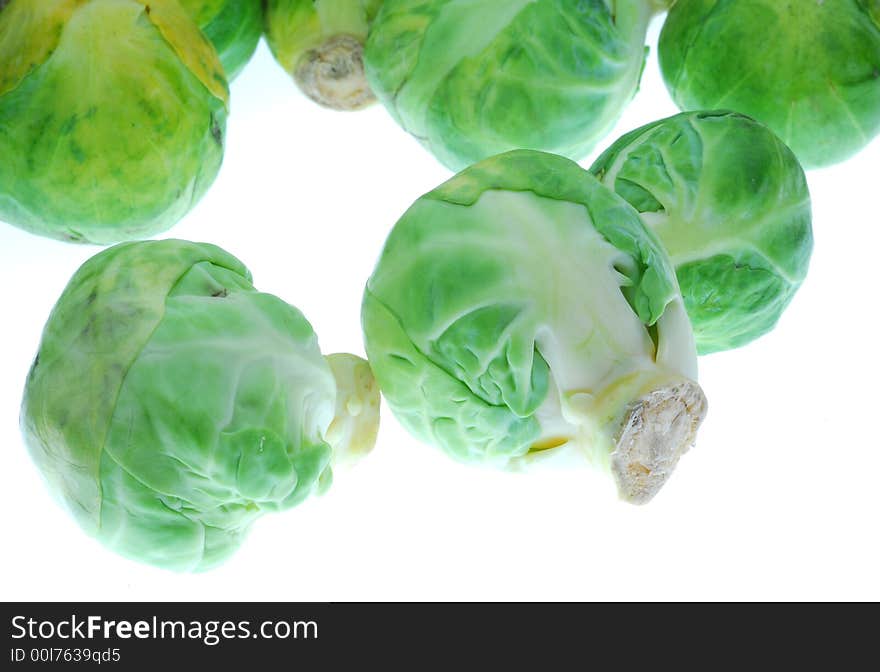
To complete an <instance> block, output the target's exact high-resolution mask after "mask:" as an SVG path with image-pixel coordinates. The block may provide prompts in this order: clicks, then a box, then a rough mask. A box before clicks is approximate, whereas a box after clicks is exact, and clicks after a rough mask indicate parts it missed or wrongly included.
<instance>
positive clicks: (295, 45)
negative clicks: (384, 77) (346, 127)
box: [266, 0, 383, 110]
mask: <svg viewBox="0 0 880 672" xmlns="http://www.w3.org/2000/svg"><path fill="white" fill-rule="evenodd" d="M382 2H383V0H267V1H266V40H267V41H268V42H269V47H270V48H271V50H272V53H273V54H274V55H275V59H276V60H277V61H278V63H280V64H281V66H282V67H283V68H284V69H285V70H286V71H287V72H288V73H290V75H291V76H292V77H293V79H294V80H295V81H296V83H297V85H298V86H299V88H300V89H301V90H302V91H303V93H305V94H306V95H307V96H308V97H309V98H311V99H312V100H313V101H315V102H316V103H318V104H320V105H323V106H324V107H329V108H331V109H334V110H359V109H362V108H364V107H367V106H368V105H370V104H372V103H373V102H375V100H376V98H375V96H374V95H373V92H372V91H371V90H370V87H369V85H368V84H367V79H366V76H365V75H364V60H363V56H364V42H365V41H366V39H367V32H368V30H369V27H370V24H371V23H372V21H373V19H374V18H375V16H376V13H377V12H378V11H379V8H380V7H381V6H382Z"/></svg>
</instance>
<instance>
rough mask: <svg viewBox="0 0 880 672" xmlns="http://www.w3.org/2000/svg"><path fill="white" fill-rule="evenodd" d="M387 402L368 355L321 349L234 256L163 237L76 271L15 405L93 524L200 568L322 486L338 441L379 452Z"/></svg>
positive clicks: (50, 473) (158, 559) (93, 530)
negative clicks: (261, 521)
mask: <svg viewBox="0 0 880 672" xmlns="http://www.w3.org/2000/svg"><path fill="white" fill-rule="evenodd" d="M337 372H339V373H340V374H341V375H339V376H338V377H336V378H334V373H337ZM378 404H379V396H378V388H377V387H376V386H375V384H374V383H373V380H372V377H371V376H370V372H369V368H368V367H367V365H366V363H365V362H363V361H362V360H357V358H354V357H353V356H352V355H344V356H334V357H333V359H331V360H330V363H329V364H328V362H327V361H326V360H325V359H324V358H323V357H322V356H321V352H320V351H319V349H318V342H317V339H316V337H315V334H314V332H313V331H312V328H311V326H310V325H309V323H308V322H307V321H306V319H305V318H304V317H303V316H302V314H301V313H300V312H299V311H298V310H296V308H293V307H292V306H289V305H287V304H286V303H284V302H283V301H281V300H280V299H278V298H277V297H275V296H272V295H269V294H262V293H260V292H257V291H256V290H255V289H254V287H253V285H252V284H251V276H250V273H249V272H248V270H247V269H246V268H245V267H244V266H243V265H242V264H241V262H240V261H238V259H236V258H235V257H233V256H231V255H229V254H227V253H226V252H224V251H223V250H221V249H219V248H217V247H214V246H213V245H205V244H196V243H189V242H185V241H179V240H164V241H158V242H156V241H152V242H136V243H123V244H121V245H117V246H115V247H112V248H110V249H108V250H105V251H103V252H101V253H100V254H98V255H97V256H95V257H93V258H92V259H90V260H89V261H87V262H86V263H85V264H84V265H83V266H82V268H80V269H79V271H77V273H76V274H75V275H74V277H73V278H72V279H71V281H70V283H69V284H68V286H67V288H66V289H65V290H64V293H63V294H62V295H61V298H60V299H59V301H58V303H57V305H56V306H55V308H54V310H53V311H52V314H51V316H50V317H49V321H48V323H47V325H46V328H45V331H44V332H43V339H42V343H41V344H40V349H39V352H38V354H37V357H36V359H35V360H34V363H33V366H32V368H31V371H30V374H29V376H28V380H27V385H26V387H25V394H24V401H23V403H22V413H21V420H22V428H23V431H24V435H25V440H26V443H27V445H28V448H29V450H30V452H31V455H32V456H33V459H34V460H35V462H36V464H37V465H38V467H39V468H40V470H41V471H42V473H43V475H44V476H45V478H46V480H47V482H48V484H49V486H50V489H51V490H52V491H53V492H54V493H55V494H56V495H57V496H58V497H59V498H60V500H61V501H62V503H63V504H64V505H65V506H66V507H67V508H68V509H69V510H70V511H71V513H72V514H73V515H74V517H75V518H76V519H77V521H78V522H79V524H80V525H81V526H82V527H83V528H84V529H85V530H86V531H87V532H89V533H90V534H92V535H94V536H96V537H97V538H98V539H99V540H100V541H102V542H103V543H104V544H106V545H107V546H109V547H110V548H111V549H113V550H115V551H116V552H118V553H121V554H122V555H125V556H128V557H130V558H133V559H136V560H139V561H142V562H147V563H151V564H155V565H158V566H161V567H166V568H170V569H175V570H203V569H208V568H210V567H212V566H214V565H217V564H218V563H220V562H222V561H223V560H225V559H226V558H227V557H228V556H229V555H230V554H231V553H233V552H234V551H235V550H236V548H237V547H238V546H239V544H240V543H241V542H242V540H243V538H244V536H245V533H246V532H247V531H248V528H249V527H250V525H251V523H253V521H254V520H255V519H257V518H258V517H260V516H261V515H262V514H263V513H265V512H267V511H280V510H283V509H287V508H289V507H292V506H294V505H296V504H298V503H299V502H301V501H302V500H304V499H305V498H306V497H308V496H309V494H310V493H312V492H315V491H319V490H321V489H322V488H323V487H326V486H327V485H328V484H329V482H330V477H331V470H330V465H331V461H332V459H333V457H334V453H337V454H338V455H337V456H338V457H341V458H342V459H343V460H346V459H350V458H351V457H353V456H354V455H353V454H354V453H357V454H363V453H364V452H366V451H367V450H369V449H370V448H371V447H372V443H373V441H374V439H375V436H376V424H377V423H378ZM334 414H335V416H336V417H335V418H334ZM331 430H332V431H331ZM331 434H332V435H333V436H331Z"/></svg>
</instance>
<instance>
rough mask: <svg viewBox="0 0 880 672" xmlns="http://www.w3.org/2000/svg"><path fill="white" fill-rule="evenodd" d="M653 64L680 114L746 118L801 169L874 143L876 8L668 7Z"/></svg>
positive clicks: (749, 3)
mask: <svg viewBox="0 0 880 672" xmlns="http://www.w3.org/2000/svg"><path fill="white" fill-rule="evenodd" d="M659 55H660V66H661V69H662V71H663V76H664V79H665V80H666V85H667V86H668V87H669V91H670V93H671V94H672V97H673V98H674V99H675V102H676V103H677V104H678V106H679V108H681V109H682V110H709V109H732V110H736V111H738V112H742V113H744V114H748V115H749V116H751V117H754V118H756V119H758V120H759V121H761V122H763V123H765V124H767V125H768V126H769V127H770V128H771V129H773V130H774V131H775V132H776V133H777V134H778V135H779V136H780V137H781V138H782V139H783V140H784V141H785V142H786V144H788V146H789V147H791V149H792V150H794V153H795V154H797V156H798V158H799V159H800V161H801V162H802V163H803V164H804V166H806V167H807V168H817V167H821V166H827V165H830V164H833V163H837V162H839V161H843V160H844V159H847V158H849V157H850V156H852V155H853V154H855V153H856V152H858V151H859V150H860V149H861V148H862V147H864V146H865V145H867V144H868V142H870V140H871V139H872V138H873V137H874V136H876V135H877V134H878V133H880V0H821V1H816V0H812V1H810V2H781V1H780V0H736V1H735V2H734V1H733V0H677V2H676V3H675V4H674V5H673V7H672V9H671V11H670V12H669V16H668V18H667V19H666V22H665V24H664V26H663V31H662V32H661V34H660V46H659Z"/></svg>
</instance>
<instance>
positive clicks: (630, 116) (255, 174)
mask: <svg viewBox="0 0 880 672" xmlns="http://www.w3.org/2000/svg"><path fill="white" fill-rule="evenodd" d="M659 25H660V24H659V21H656V22H655V23H654V24H653V26H652V31H651V34H650V44H651V46H652V55H651V58H650V60H649V63H648V67H647V69H646V71H645V75H644V79H643V82H642V90H641V92H640V93H639V94H638V96H637V98H636V100H635V102H634V103H633V104H632V105H631V106H630V107H629V108H628V110H627V112H626V114H625V116H624V118H623V119H622V120H621V122H620V124H619V126H618V128H617V130H616V131H615V132H614V133H613V134H612V135H611V136H610V137H609V138H608V140H607V142H606V143H603V147H604V146H605V145H607V144H610V142H611V141H612V140H613V138H615V137H617V136H618V135H619V134H620V133H622V132H624V131H626V130H630V129H632V128H635V127H636V126H639V125H641V124H643V123H645V122H648V121H652V120H654V119H656V118H659V117H664V116H668V115H671V114H674V113H675V112H676V111H677V110H676V109H675V108H674V106H673V104H672V102H671V101H670V99H669V97H668V94H667V92H666V90H665V88H664V86H663V84H662V80H661V77H660V73H659V70H658V67H657V62H656V52H655V51H654V49H653V46H654V45H655V44H656V38H657V34H658V32H659ZM232 96H233V97H232V106H233V109H232V116H231V119H230V122H229V128H228V150H227V154H226V161H225V164H224V167H223V170H222V172H221V174H220V176H219V178H218V180H217V182H216V184H215V185H214V188H213V189H212V190H211V191H210V192H209V194H208V195H207V197H206V198H205V199H204V200H203V201H202V202H201V204H200V205H199V206H198V207H197V208H196V210H194V211H193V212H192V213H191V215H190V216H189V217H187V219H186V220H184V221H183V222H181V223H180V224H179V225H178V226H177V227H176V228H175V229H173V231H171V232H170V233H168V234H166V236H174V237H180V238H188V239H191V240H198V241H209V242H213V243H217V244H219V245H221V246H222V247H224V248H226V249H227V250H229V251H230V252H232V253H233V254H235V255H236V256H238V257H239V258H240V259H242V260H243V261H244V262H245V263H246V264H247V265H248V266H249V267H250V268H251V270H252V271H253V274H254V278H255V282H256V285H257V287H258V288H259V289H261V290H263V291H267V292H272V293H275V294H278V295H280V296H281V297H283V298H285V299H286V300H287V301H289V302H290V303H293V304H295V305H296V306H298V307H299V308H300V309H301V310H302V311H303V312H304V313H305V315H306V316H307V317H308V318H309V320H310V321H311V322H312V325H313V326H314V328H315V330H316V332H317V333H318V335H319V338H320V340H321V345H322V348H323V350H324V352H325V353H329V352H334V351H340V350H343V351H352V352H356V353H359V354H362V350H363V346H362V343H361V334H360V324H359V308H360V300H361V292H362V290H363V285H364V282H365V281H366V279H367V277H368V276H369V274H370V272H371V270H372V267H373V264H374V263H375V261H376V258H377V256H378V254H379V251H380V249H381V246H382V243H383V242H384V239H385V236H386V235H387V233H388V231H389V230H390V228H391V227H392V225H393V224H394V222H395V221H396V219H397V218H398V217H399V216H400V215H401V214H402V213H403V212H404V210H405V209H406V208H407V207H408V206H409V205H410V204H411V202H412V201H414V200H415V199H416V198H417V197H418V196H419V195H421V194H422V193H424V192H426V191H428V190H430V189H431V188H433V187H435V186H436V185H438V184H439V183H440V182H442V181H444V180H446V179H447V178H448V177H449V176H450V174H449V173H448V172H447V171H446V170H445V169H444V168H443V167H441V166H440V165H439V164H437V163H436V162H435V161H434V159H433V158H432V157H431V156H430V155H428V154H427V153H426V152H425V151H424V150H423V149H422V148H421V147H420V146H419V145H418V144H417V143H416V142H415V141H414V140H413V139H411V138H410V137H409V136H407V135H406V134H405V133H403V132H402V131H401V130H400V129H399V128H398V127H397V126H396V125H395V124H394V122H393V121H392V120H391V118H390V117H389V116H388V115H387V114H386V113H385V111H384V110H383V109H382V108H381V107H378V106H377V107H374V108H372V109H370V110H368V111H366V112H361V113H356V114H341V113H333V112H329V111H326V110H323V109H320V108H318V107H317V106H315V105H313V104H311V103H309V102H308V101H307V100H306V99H304V98H303V97H302V96H301V95H300V94H299V93H298V91H297V90H296V89H295V87H294V86H293V84H292V83H291V82H290V81H289V80H288V79H287V76H286V75H285V73H284V72H283V71H282V70H281V69H280V67H278V66H277V65H276V64H275V62H274V61H273V60H272V58H271V56H270V55H269V52H268V50H267V49H266V47H265V45H261V46H260V49H259V51H258V53H257V55H256V57H255V58H254V60H253V62H252V63H251V64H250V66H249V67H248V68H247V69H246V70H245V71H244V73H243V74H242V75H241V76H240V78H239V79H238V80H237V81H236V82H235V83H234V84H233V86H232ZM592 158H593V157H589V158H588V159H586V160H585V161H584V162H583V165H584V166H589V165H590V163H591V161H592ZM0 160H2V158H0ZM878 175H880V141H876V142H874V144H873V145H872V146H871V147H869V148H868V149H867V150H866V151H864V152H862V154H860V155H859V156H858V157H856V158H854V159H852V160H851V161H849V162H848V163H846V164H844V165H840V166H836V167H833V168H830V169H826V170H823V171H817V172H813V173H811V174H810V176H809V179H810V187H811V190H812V193H813V198H814V233H815V239H816V247H815V252H814V255H813V260H812V266H811V270H810V275H809V278H808V279H807V281H806V283H805V284H804V285H803V287H802V289H801V290H800V293H799V294H798V295H797V297H796V298H795V300H794V302H793V304H792V305H791V307H790V309H789V310H788V312H786V314H785V315H784V316H783V318H782V320H781V322H780V324H779V326H778V328H777V329H776V331H774V332H773V333H772V334H770V335H768V336H766V337H764V338H762V339H760V340H759V341H757V342H755V343H753V344H751V345H749V346H747V347H745V348H742V349H740V350H737V351H733V352H728V353H723V354H716V355H712V356H709V357H705V358H702V359H701V361H700V366H701V383H702V385H703V387H704V389H705V391H706V394H707V396H708V398H709V401H710V413H709V416H708V418H707V420H706V422H705V424H704V426H703V429H702V430H701V433H700V437H699V441H698V444H697V447H696V448H695V449H693V450H692V451H691V452H690V453H689V454H688V455H687V456H685V458H684V459H683V460H682V462H681V464H680V466H679V468H678V470H677V472H676V474H675V475H674V476H673V478H672V479H671V480H670V482H669V483H668V484H667V486H666V488H665V489H664V490H663V491H662V492H661V493H660V494H659V495H658V496H657V497H656V499H655V500H654V501H653V502H652V503H651V504H649V505H648V506H646V507H641V508H639V507H633V506H630V505H627V504H623V503H620V502H618V501H617V500H616V497H615V494H614V492H613V487H612V485H611V483H610V481H607V480H605V477H604V476H600V475H599V474H596V473H593V472H591V471H585V470H582V471H575V472H549V473H540V474H526V475H510V474H506V473H498V472H494V471H489V470H486V469H481V468H475V467H468V466H463V465H459V464H457V463H455V462H452V461H451V460H450V459H449V458H447V457H446V456H445V455H443V454H442V453H440V452H439V451H437V450H436V449H433V448H430V447H428V446H424V445H421V444H417V443H416V442H415V441H414V440H412V439H410V438H409V436H408V435H407V434H406V433H404V431H403V430H402V428H401V427H400V426H399V425H398V424H397V422H396V421H395V419H394V418H393V417H392V416H391V415H390V413H389V412H387V409H384V408H383V411H385V414H384V418H383V425H382V428H381V432H380V435H379V443H378V446H377V447H376V450H375V451H374V453H373V454H372V455H371V456H370V457H369V458H368V459H366V460H365V461H364V462H363V463H361V464H360V465H359V466H358V467H357V468H356V469H355V470H354V471H351V472H350V473H346V474H342V475H339V476H337V478H336V479H335V483H334V486H333V487H332V488H331V489H330V491H329V492H328V493H327V494H326V495H325V496H323V497H320V498H314V499H312V500H310V501H308V502H307V503H305V504H304V505H302V506H301V507H299V508H297V509H293V510H291V511H288V512H286V513H283V514H276V515H267V516H266V517H265V518H263V519H262V520H260V521H259V522H258V523H257V524H256V525H255V526H254V529H253V531H252V533H251V535H250V538H249V539H248V540H247V541H246V543H245V544H244V546H243V547H242V549H241V550H240V551H239V553H238V554H237V555H236V556H234V557H233V558H232V559H231V560H230V561H229V562H228V563H227V564H225V565H224V566H222V567H220V568H218V569H216V570H213V571H211V572H208V573H205V574H197V575H178V574H174V573H170V572H167V571H162V570H158V569H154V568H151V567H147V566H142V565H139V564H136V563H134V562H131V561H128V560H125V559H122V558H120V557H118V556H116V555H114V554H113V553H111V552H109V551H107V550H105V549H104V548H103V547H101V546H100V545H99V544H98V543H97V542H95V541H93V540H91V539H90V538H88V537H87V536H85V535H84V534H83V533H81V532H80V530H79V528H78V527H77V526H76V524H75V523H74V522H73V521H72V519H70V518H69V517H68V516H67V514H66V513H64V512H63V511H62V510H61V509H60V508H58V507H57V506H56V505H55V504H54V502H53V500H52V498H51V497H50V496H49V494H48V492H47V491H46V489H45V487H44V485H43V483H42V481H41V479H40V477H39V475H38V473H37V471H36V469H35V468H34V467H33V465H32V464H31V462H30V459H29V457H28V455H27V452H26V450H25V448H24V445H23V443H22V440H21V436H20V433H19V429H18V408H19V403H20V397H21V390H22V386H23V384H24V380H25V376H26V373H27V369H28V367H29V365H30V361H31V359H32V358H33V355H34V354H35V352H36V348H37V344H38V342H39V336H40V332H41V330H42V327H43V324H44V322H45V320H46V318H47V316H48V314H49V311H50V309H51V307H52V305H53V303H54V301H55V300H56V299H57V297H58V295H59V294H60V293H61V291H62V289H63V288H64V286H65V284H66V283H67V280H68V279H69V277H70V276H71V274H72V273H73V272H74V271H75V270H76V269H77V267H78V266H79V265H80V264H81V263H82V262H83V261H85V260H86V259H87V258H88V257H89V256H91V255H92V254H94V253H95V252H97V251H98V249H97V248H93V247H76V246H71V245H67V244H64V243H59V242H54V241H50V240H45V239H41V238H38V237H35V236H31V235H29V234H26V233H24V232H21V231H19V230H17V229H14V228H12V227H9V226H5V225H0V329H2V336H0V338H2V348H0V450H2V461H0V515H2V521H3V532H2V539H3V541H2V554H0V591H2V592H0V598H2V599H4V600H321V601H323V600H512V599H525V600H534V599H559V600H568V599H579V600H609V599H613V600H652V599H673V600H674V599H686V600H702V599H733V600H739V599H744V600H746V599H747V600H752V599H785V600H792V599H794V600H798V599H820V600H824V599H872V600H877V599H880V577H878V567H880V526H878V510H880V505H878V499H880V439H878V436H877V429H876V425H877V423H878V417H880V410H878V390H880V385H878V378H880V354H878V353H880V339H878V323H880V320H878V314H880V310H878V303H877V301H878V298H877V297H878V289H877V283H878V277H880V266H878V265H880V221H878V212H877V205H876V204H877V202H878V195H880V182H878Z"/></svg>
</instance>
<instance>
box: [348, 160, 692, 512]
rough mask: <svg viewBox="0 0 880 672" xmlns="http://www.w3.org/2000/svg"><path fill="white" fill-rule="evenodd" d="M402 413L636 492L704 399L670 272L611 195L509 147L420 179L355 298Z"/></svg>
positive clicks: (515, 457) (520, 459) (648, 483)
mask: <svg viewBox="0 0 880 672" xmlns="http://www.w3.org/2000/svg"><path fill="white" fill-rule="evenodd" d="M362 320H363V328H364V337H365V343H366V348H367V355H368V357H369V360H370V364H371V366H372V367H373V371H374V373H375V375H376V380H377V381H378V383H379V387H380V388H381V390H382V392H383V394H384V395H385V397H386V399H387V400H388V403H389V404H390V406H391V409H392V410H393V411H394V413H395V415H396V416H397V417H398V419H399V420H400V421H401V422H402V423H403V424H404V425H405V426H406V428H407V429H408V430H409V431H410V432H412V433H413V434H414V435H415V436H416V437H418V438H419V439H421V440H423V441H425V442H427V443H431V444H434V445H436V446H439V447H440V448H442V449H443V450H445V451H446V452H448V453H449V454H451V455H452V456H453V457H455V458H457V459H460V460H464V461H475V462H489V463H494V464H498V465H500V466H506V467H510V468H524V467H528V466H529V465H530V464H531V463H533V462H539V461H541V462H544V461H551V462H553V461H567V460H573V461H575V462H592V463H594V464H596V465H599V466H600V467H602V468H605V469H607V470H608V471H609V472H610V473H611V474H612V475H613V478H614V480H615V482H616V484H617V487H618V490H619V493H620V495H621V497H623V498H624V499H626V500H628V501H631V502H635V503H642V502H646V501H648V500H649V499H650V498H651V497H652V496H653V495H654V494H655V493H656V492H657V491H658V490H659V488H660V487H661V486H662V485H663V483H664V482H665V481H666V479H667V478H668V477H669V475H670V473H671V472H672V470H673V469H674V467H675V465H676V464H677V462H678V459H679V456H680V455H681V454H682V453H683V452H684V451H686V450H687V449H688V448H689V447H690V445H691V444H692V443H693V441H694V438H695V435H696V431H697V427H698V426H699V424H700V422H701V420H702V418H703V415H704V413H705V410H706V402H705V398H704V396H703V393H702V391H701V389H700V387H699V385H698V384H697V383H696V375H697V363H696V351H695V348H694V340H693V334H692V332H691V326H690V323H689V322H688V318H687V314H686V313H685V310H684V306H683V304H682V299H681V295H680V294H679V291H678V285H677V283H676V280H675V273H674V271H673V269H672V266H671V265H670V263H669V260H668V258H667V257H666V254H665V252H664V251H663V249H662V247H661V246H660V244H659V242H658V241H657V240H656V238H655V237H654V235H653V234H652V233H651V232H650V231H649V230H647V229H646V228H645V227H644V225H643V224H642V222H641V221H640V220H639V217H638V214H637V213H636V212H635V211H634V210H633V209H632V208H631V207H630V206H629V205H628V204H627V203H626V202H625V201H624V200H623V199H621V198H620V197H618V196H617V195H615V194H614V193H613V192H611V191H610V190H608V189H606V188H604V187H603V186H602V185H601V184H600V183H599V182H598V181H597V180H596V179H595V178H594V177H593V176H592V175H590V174H589V173H588V172H587V171H585V170H583V169H581V168H580V167H579V166H578V165H577V164H575V163H573V162H571V161H569V160H567V159H564V158H561V157H558V156H554V155H550V154H545V153H542V152H534V151H527V150H519V151H514V152H510V153H508V154H504V155H501V156H498V157H494V158H491V159H488V160H486V161H484V162H482V163H479V164H477V165H475V166H473V167H471V168H469V169H467V170H465V171H464V172H462V173H461V174H459V175H458V176H456V177H454V178H453V179H452V180H450V181H449V182H447V183H446V184H444V185H442V186H440V187H439V188H438V189H436V190H434V191H432V192H431V193H429V194H426V195H425V196H423V197H422V198H420V199H419V200H418V201H416V203H415V204H414V205H413V206H412V207H411V208H410V209H409V210H408V211H407V212H406V214H404V216H403V217H402V218H401V220H400V221H399V222H398V223H397V225H396V226H395V227H394V230H393V231H392V232H391V235H390V236H389V238H388V241H387V242H386V244H385V248H384V250H383V252H382V255H381V258H380V259H379V262H378V264H377V266H376V269H375V271H374V273H373V275H372V277H371V278H370V280H369V282H368V283H367V287H366V291H365V294H364V301H363V313H362Z"/></svg>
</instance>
